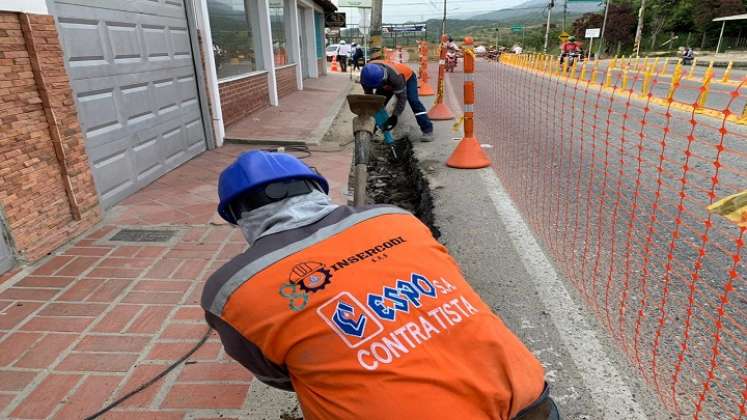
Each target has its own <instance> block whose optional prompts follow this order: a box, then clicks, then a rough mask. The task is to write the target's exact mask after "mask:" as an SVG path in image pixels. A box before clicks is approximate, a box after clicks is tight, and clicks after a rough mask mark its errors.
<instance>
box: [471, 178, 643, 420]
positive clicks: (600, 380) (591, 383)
mask: <svg viewBox="0 0 747 420" xmlns="http://www.w3.org/2000/svg"><path fill="white" fill-rule="evenodd" d="M480 176H481V177H482V179H483V180H484V181H485V184H486V187H487V189H488V195H489V196H490V199H491V200H492V201H493V205H494V206H495V209H496V211H497V212H498V216H499V217H500V219H501V221H502V222H503V224H504V226H505V227H506V231H507V232H508V236H509V237H510V238H511V242H512V243H513V245H514V248H516V251H517V252H518V254H519V256H520V258H521V261H522V263H523V264H524V268H525V269H526V270H527V272H528V273H529V277H530V278H531V279H532V281H533V283H534V286H535V288H536V290H537V291H538V292H539V297H540V299H541V300H542V303H543V305H544V306H545V308H546V309H547V311H548V312H549V313H550V317H551V319H552V321H553V323H554V324H555V328H557V329H558V332H559V333H560V338H561V340H562V341H563V343H564V344H565V347H566V348H567V349H568V352H569V353H570V355H571V358H573V361H574V363H575V364H576V367H577V368H578V371H579V374H580V376H581V378H582V379H583V381H584V383H585V385H586V388H587V389H588V390H589V393H590V394H591V396H592V397H593V401H594V403H595V404H597V405H598V406H599V407H600V408H601V409H602V412H603V413H604V418H605V419H620V418H623V417H624V418H626V419H646V418H647V417H646V415H645V414H644V412H643V410H642V409H641V407H640V406H639V405H638V402H637V401H636V399H635V398H634V397H633V394H632V393H631V392H630V389H629V388H628V386H627V385H626V384H625V383H624V382H623V380H622V379H621V378H620V373H619V372H618V371H617V369H616V368H615V366H614V365H613V364H612V361H611V360H610V359H609V358H608V357H607V354H606V353H605V351H604V348H603V347H602V344H601V343H600V342H599V340H598V339H597V336H596V334H595V332H594V331H593V330H592V329H591V327H590V326H589V324H588V323H587V322H586V319H585V318H584V317H583V316H582V315H581V313H582V311H583V312H585V311H586V309H585V308H583V307H582V306H581V305H580V304H578V303H576V302H575V301H574V300H573V299H572V298H571V296H570V294H569V293H568V290H567V289H566V286H565V284H564V282H563V281H562V280H561V279H560V276H559V275H558V273H557V272H556V271H555V268H554V267H553V265H552V264H551V263H550V261H549V260H548V259H547V257H546V256H545V254H544V252H543V251H542V249H541V248H540V246H539V244H538V243H537V241H536V239H535V238H534V236H532V234H531V232H530V230H529V227H528V226H527V225H526V224H525V223H524V220H523V219H522V217H521V214H519V211H518V210H517V209H516V207H515V206H514V204H513V201H512V200H511V198H510V197H509V195H508V193H507V192H506V190H505V189H504V188H503V185H502V184H501V182H500V180H499V179H498V176H497V175H496V174H495V172H493V170H492V169H490V168H487V169H484V170H482V171H480Z"/></svg>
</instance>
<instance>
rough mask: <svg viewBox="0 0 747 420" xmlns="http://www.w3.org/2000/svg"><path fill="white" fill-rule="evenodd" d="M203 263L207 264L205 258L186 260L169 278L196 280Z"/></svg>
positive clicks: (203, 266) (203, 265)
mask: <svg viewBox="0 0 747 420" xmlns="http://www.w3.org/2000/svg"><path fill="white" fill-rule="evenodd" d="M205 265H207V260H187V261H185V262H184V264H182V265H181V267H179V268H178V269H177V270H176V272H175V273H174V274H172V275H171V278H173V279H185V280H197V279H198V278H199V277H200V274H201V273H202V270H203V269H204V268H205Z"/></svg>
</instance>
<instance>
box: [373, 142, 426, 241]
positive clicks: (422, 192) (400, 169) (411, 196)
mask: <svg viewBox="0 0 747 420" xmlns="http://www.w3.org/2000/svg"><path fill="white" fill-rule="evenodd" d="M395 148H396V153H397V159H394V158H393V156H392V152H391V151H390V148H389V146H387V145H385V144H383V143H378V142H377V143H373V144H372V147H371V149H372V152H373V153H372V156H371V158H370V159H369V165H368V199H369V201H370V202H371V203H374V204H392V205H395V206H398V207H401V208H403V209H405V210H408V211H410V212H412V213H413V214H414V215H415V216H416V217H417V218H418V219H420V220H421V221H422V222H423V223H425V224H426V225H427V226H428V227H429V228H430V230H431V232H432V233H433V236H434V237H435V238H438V237H439V236H441V232H440V231H439V230H438V227H436V225H435V219H434V216H433V197H432V195H431V190H430V187H429V185H428V181H427V180H426V179H425V177H424V176H423V173H422V172H421V170H420V168H419V167H418V161H417V159H416V158H415V154H414V153H413V150H412V143H410V141H409V140H408V139H402V140H399V141H397V142H396V143H395Z"/></svg>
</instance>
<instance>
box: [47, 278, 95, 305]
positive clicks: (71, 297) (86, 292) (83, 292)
mask: <svg viewBox="0 0 747 420" xmlns="http://www.w3.org/2000/svg"><path fill="white" fill-rule="evenodd" d="M104 282H105V280H103V279H88V278H83V279H80V280H77V281H76V282H75V284H73V285H72V287H70V288H69V289H67V290H66V291H65V292H64V293H63V294H61V295H60V296H58V297H57V298H56V299H55V300H61V301H82V300H84V299H85V298H86V297H88V296H90V295H91V294H92V293H93V292H94V290H96V289H97V288H98V287H99V286H101V284H103V283H104Z"/></svg>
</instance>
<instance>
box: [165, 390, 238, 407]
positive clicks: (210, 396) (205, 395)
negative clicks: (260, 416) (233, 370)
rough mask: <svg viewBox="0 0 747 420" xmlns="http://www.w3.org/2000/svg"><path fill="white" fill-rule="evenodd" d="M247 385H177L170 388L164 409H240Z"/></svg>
mask: <svg viewBox="0 0 747 420" xmlns="http://www.w3.org/2000/svg"><path fill="white" fill-rule="evenodd" d="M248 392H249V385H226V384H177V385H174V386H173V387H171V390H170V391H169V394H168V395H167V396H166V399H165V400H164V402H163V404H162V406H163V407H165V408H202V409H205V408H241V407H242V406H243V404H244V400H245V399H246V396H247V393H248Z"/></svg>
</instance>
